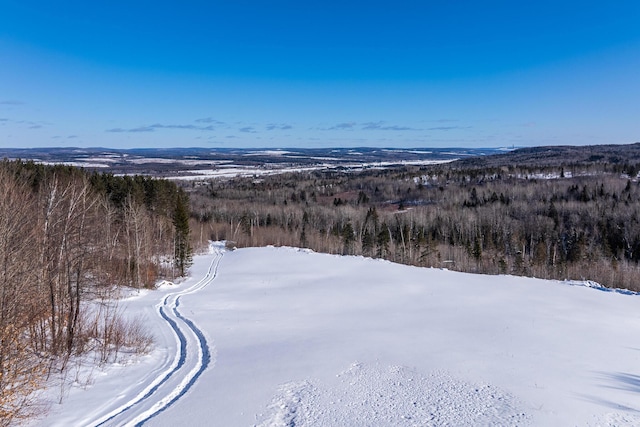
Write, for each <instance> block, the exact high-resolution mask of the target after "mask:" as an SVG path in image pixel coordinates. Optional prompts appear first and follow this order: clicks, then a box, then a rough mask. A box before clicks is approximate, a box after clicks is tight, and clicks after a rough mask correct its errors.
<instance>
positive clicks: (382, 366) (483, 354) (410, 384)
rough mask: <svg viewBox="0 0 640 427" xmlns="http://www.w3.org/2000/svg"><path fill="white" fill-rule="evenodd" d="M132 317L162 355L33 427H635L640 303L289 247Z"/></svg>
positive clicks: (218, 262)
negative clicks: (140, 319) (142, 323)
mask: <svg viewBox="0 0 640 427" xmlns="http://www.w3.org/2000/svg"><path fill="white" fill-rule="evenodd" d="M221 251H222V249H221V248H220V247H215V248H213V249H212V253H211V254H209V255H203V256H198V257H196V258H195V263H194V266H193V267H192V276H193V277H192V278H191V279H189V280H188V281H186V282H184V283H182V284H181V285H179V286H166V287H163V288H162V289H160V290H158V291H155V292H150V293H147V294H144V295H141V296H138V297H136V298H132V299H130V300H128V301H126V304H127V306H128V312H129V313H130V314H131V315H136V314H138V313H142V315H143V316H145V318H146V319H147V321H148V323H149V324H150V325H152V327H153V329H154V333H155V335H156V338H157V347H156V350H155V351H154V352H153V353H152V354H151V355H149V356H146V357H144V358H143V359H142V360H141V361H140V362H138V363H135V364H132V365H129V366H111V367H109V368H108V369H106V370H105V371H103V372H102V371H101V372H99V373H95V372H94V373H93V376H92V381H91V382H90V384H88V385H85V387H76V388H73V389H72V390H71V391H70V393H69V396H68V397H67V398H66V400H65V401H64V402H63V404H62V405H58V404H52V407H51V412H50V415H49V416H48V417H47V418H46V419H45V420H42V421H40V424H39V425H48V426H50V425H56V426H68V425H94V426H95V425H140V424H141V423H142V424H144V425H149V426H176V425H194V426H195V425H202V426H204V425H206V426H252V425H258V426H293V425H295V426H441V425H452V426H477V425H505V426H511V425H545V426H573V425H579V426H585V425H586V426H599V425H602V426H626V425H629V426H631V425H640V414H639V413H638V411H639V410H640V401H638V397H639V396H640V297H639V296H637V295H631V294H628V293H627V294H625V293H618V292H610V291H602V290H598V289H593V288H589V287H583V286H571V285H568V284H564V283H558V282H550V281H543V280H536V279H526V278H520V277H510V276H479V275H470V274H462V273H455V272H450V271H443V270H437V269H421V268H416V267H409V266H403V265H397V264H392V263H389V262H386V261H381V260H373V259H366V258H356V257H340V256H332V255H323V254H316V253H312V252H309V251H305V250H298V249H292V248H256V249H241V250H237V251H234V252H224V253H222V252H221Z"/></svg>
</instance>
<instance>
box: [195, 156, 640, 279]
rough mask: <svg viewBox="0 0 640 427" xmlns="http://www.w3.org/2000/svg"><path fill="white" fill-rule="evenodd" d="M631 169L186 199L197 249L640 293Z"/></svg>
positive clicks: (330, 177)
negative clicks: (361, 261)
mask: <svg viewBox="0 0 640 427" xmlns="http://www.w3.org/2000/svg"><path fill="white" fill-rule="evenodd" d="M638 170H639V169H638V167H637V165H635V164H625V163H622V162H621V163H619V164H608V163H585V164H577V163H575V164H570V163H565V164H563V165H553V166H545V165H544V164H542V165H538V166H533V165H528V166H512V165H510V166H506V165H505V166H485V165H472V166H469V165H467V164H464V163H460V164H450V165H439V166H429V167H401V168H396V169H392V170H371V171H364V172H361V173H355V172H350V171H328V172H326V171H325V172H306V173H298V174H288V175H278V176H270V177H263V178H256V177H254V178H236V179H232V180H225V181H222V180H212V181H208V182H194V183H192V184H191V188H189V189H188V190H189V191H190V196H191V202H192V206H191V209H192V217H193V218H192V221H193V223H192V228H193V229H194V230H196V232H197V233H196V236H194V237H196V238H198V236H197V235H198V234H199V236H200V237H199V238H200V239H202V240H204V239H208V238H213V239H228V240H232V241H234V242H236V244H237V245H239V246H262V245H290V246H303V247H308V248H311V249H314V250H317V251H320V252H328V253H339V254H352V255H364V256H370V257H378V258H385V259H389V260H392V261H396V262H401V263H406V264H411V265H418V266H427V267H440V268H449V269H454V270H459V271H466V272H477V273H488V274H514V275H526V276H535V277H540V278H553V279H577V280H582V279H584V280H593V281H597V282H599V283H601V284H603V285H605V286H610V287H621V288H627V289H632V290H640V285H639V284H640V269H639V268H638V262H639V261H640V205H639V204H638V198H639V197H640V188H639V185H638V181H637V180H636V174H637V171H638ZM198 230H199V232H198Z"/></svg>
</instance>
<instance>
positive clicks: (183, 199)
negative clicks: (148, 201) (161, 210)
mask: <svg viewBox="0 0 640 427" xmlns="http://www.w3.org/2000/svg"><path fill="white" fill-rule="evenodd" d="M188 203H189V199H188V196H187V195H186V194H185V192H184V191H182V190H178V193H177V194H176V202H175V209H174V211H173V226H174V228H175V254H174V264H175V266H176V268H177V269H178V272H179V274H180V276H184V274H185V270H186V269H187V268H189V266H190V265H191V261H192V256H191V245H190V244H189V205H188Z"/></svg>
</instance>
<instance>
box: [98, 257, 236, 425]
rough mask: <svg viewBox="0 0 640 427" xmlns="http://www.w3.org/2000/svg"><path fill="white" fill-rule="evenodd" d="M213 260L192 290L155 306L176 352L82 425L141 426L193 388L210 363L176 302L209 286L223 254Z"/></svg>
mask: <svg viewBox="0 0 640 427" xmlns="http://www.w3.org/2000/svg"><path fill="white" fill-rule="evenodd" d="M212 249H213V251H214V257H213V259H212V261H211V264H210V265H209V268H208V270H207V273H206V274H205V276H204V277H203V278H202V279H200V280H199V281H198V282H197V283H195V284H194V285H193V286H191V287H189V288H187V289H184V290H181V291H178V292H174V293H171V294H169V295H167V296H165V297H164V298H163V300H162V301H161V302H160V303H159V304H158V305H157V306H156V308H157V313H158V316H160V317H161V318H162V319H163V320H164V322H165V323H166V324H167V326H168V327H169V328H171V331H172V332H173V335H174V338H175V340H176V352H175V354H174V355H173V357H172V358H168V359H167V360H166V361H165V363H163V364H162V366H160V367H159V368H158V369H157V370H156V371H157V373H156V374H154V375H153V376H150V377H149V379H150V381H149V383H148V384H147V385H146V387H144V389H143V390H142V391H140V392H139V393H138V394H137V395H135V396H134V397H132V398H131V399H129V400H127V401H126V402H125V403H123V404H121V405H120V406H119V407H117V408H116V409H114V410H112V411H110V412H109V413H107V414H104V415H101V416H100V417H99V418H94V419H92V420H91V421H90V422H88V423H86V425H88V426H92V427H102V426H127V427H133V426H142V425H143V424H144V423H145V422H147V421H148V420H150V419H151V418H153V417H155V416H156V415H158V414H159V413H161V412H162V411H164V410H165V409H167V408H168V407H169V406H171V405H172V404H173V403H175V402H176V401H177V400H178V399H180V398H181V397H182V396H184V394H185V393H186V392H187V391H188V390H189V389H190V388H191V387H192V386H193V384H195V382H196V381H197V380H198V378H199V377H200V375H201V374H202V373H203V372H204V371H205V369H207V367H208V366H209V364H210V363H211V352H210V350H209V345H208V343H207V339H206V338H205V336H204V333H203V332H202V331H201V330H200V329H199V328H198V326H197V325H196V324H195V323H193V322H192V321H191V320H189V319H188V318H186V317H185V316H184V315H182V314H181V313H180V311H179V309H178V308H179V307H180V298H181V297H182V296H184V295H189V294H192V293H195V292H198V291H199V290H201V289H202V288H204V287H206V286H207V285H208V284H210V283H211V282H213V280H214V279H215V278H216V276H217V274H218V265H219V264H220V260H221V259H222V256H223V254H224V250H223V249H221V248H219V247H215V246H214V247H213V248H212Z"/></svg>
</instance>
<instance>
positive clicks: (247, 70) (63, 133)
mask: <svg viewBox="0 0 640 427" xmlns="http://www.w3.org/2000/svg"><path fill="white" fill-rule="evenodd" d="M0 11H1V12H0V145H2V146H6V147H43V146H80V147H87V146H102V147H113V148H135V147H190V146H204V147H334V146H335V147H345V146H372V147H446V146H456V147H499V146H512V145H515V146H531V145H557V144H576V145H578V144H580V145H582V144H602V143H631V142H637V141H640V2H638V1H637V0H633V1H615V0H612V1H609V2H602V1H599V2H590V1H582V2H574V1H560V2H559V1H557V0H556V1H546V0H542V1H537V2H515V1H492V0H488V1H482V2H480V1H463V0H460V1H438V2H435V1H402V0H400V1H395V2H381V1H369V2H359V1H348V0H345V1H342V2H333V1H324V2H301V1H296V2H293V1H278V0H273V1H269V2H266V1H264V2H258V1H245V0H234V1H224V2H219V1H215V0H212V1H191V0H184V1H181V2H164V3H163V2H159V3H158V2H150V1H136V0H130V1H121V0H112V1H109V2H105V1H94V2H90V1H86V0H84V1H76V0H67V1H64V2H50V1H32V0H0Z"/></svg>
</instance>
